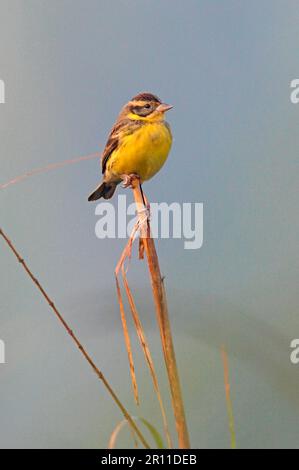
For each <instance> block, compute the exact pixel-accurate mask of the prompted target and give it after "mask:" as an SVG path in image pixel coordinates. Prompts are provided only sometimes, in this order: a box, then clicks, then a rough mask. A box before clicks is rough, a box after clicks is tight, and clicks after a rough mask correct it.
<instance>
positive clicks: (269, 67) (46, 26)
mask: <svg viewBox="0 0 299 470" xmlns="http://www.w3.org/2000/svg"><path fill="white" fill-rule="evenodd" d="M0 11H1V14H0V78H1V79H3V80H4V81H5V84H6V104H3V105H0V155H1V181H0V182H1V183H5V182H6V181H8V180H10V179H11V178H13V177H15V176H17V175H19V174H22V173H24V172H26V171H29V170H31V169H33V168H36V167H41V166H43V165H47V164H49V163H54V162H59V161H63V160H66V159H70V158H74V157H77V156H80V155H85V154H88V153H92V152H95V151H98V150H101V149H102V148H103V145H104V144H105V139H106V136H107V132H108V131H109V128H110V127H111V125H112V124H113V122H114V119H115V117H116V115H117V113H118V111H119V109H120V106H121V105H123V104H124V103H125V102H126V101H127V100H128V99H129V98H131V97H132V96H133V95H134V94H136V93H137V92H140V91H144V90H146V91H152V92H154V93H156V94H158V95H159V96H160V97H162V98H163V99H164V100H165V101H167V102H170V103H172V104H174V105H175V108H174V109H173V110H172V111H171V112H170V113H169V115H168V117H169V122H170V123H171V126H172V129H173V134H174V145H173V149H172V152H171V155H170V158H169V160H168V162H167V164H166V166H165V167H164V168H163V170H162V171H161V173H160V174H159V175H157V177H156V178H155V179H154V180H152V181H150V182H149V183H147V185H146V186H145V190H146V193H147V195H148V197H149V198H150V200H152V201H167V202H172V201H179V202H188V201H192V202H195V201H198V202H203V203H204V244H203V247H202V248H201V249H200V250H198V251H187V250H184V248H183V242H182V240H160V241H158V243H157V249H158V252H159V256H160V262H161V268H162V271H163V273H164V274H165V275H166V286H167V292H168V298H169V309H170V314H171V319H172V324H173V330H174V339H175V346H176V352H177V359H178V364H179V368H180V374H181V379H182V383H183V389H184V398H185V405H186V413H187V419H188V423H189V428H190V434H191V441H192V445H193V446H194V447H209V448H214V447H224V448H225V447H229V432H228V421H227V414H226V403H225V394H224V384H223V370H222V363H221V355H220V346H221V344H223V343H224V344H225V345H226V348H227V350H228V352H229V364H230V375H231V394H232V401H233V408H234V414H235V421H236V434H237V444H238V446H239V447H255V448H260V447H267V448H274V447H292V446H293V447H298V429H299V428H298V422H299V395H298V386H299V366H298V365H297V366H296V365H292V364H291V363H290V358H289V356H290V341H291V340H292V339H293V338H296V337H297V338H298V337H299V322H298V300H299V295H298V292H299V291H298V241H297V240H298V212H297V211H298V209H297V204H296V202H297V201H296V199H297V197H298V196H297V194H296V189H297V187H298V148H299V133H298V120H299V105H297V106H296V105H294V104H292V103H291V102H290V91H291V90H290V82H291V80H292V79H294V78H298V76H299V60H298V47H297V45H298V34H299V26H298V25H299V10H298V2H297V1H295V0H294V1H292V0H285V1H283V2H282V1H279V0H253V1H251V2H246V1H233V0H226V1H216V0H214V1H211V0H187V1H185V2H182V1H178V0H177V1H174V0H164V1H163V2H160V1H149V0H114V1H110V0H84V1H83V0H72V1H71V0H59V1H58V0H52V1H51V2H48V1H45V0H39V1H38V0H26V1H25V0H22V1H20V0H0ZM98 180H99V164H98V161H97V160H90V161H86V162H81V163H79V164H77V165H73V166H68V167H66V168H64V169H60V170H56V171H53V172H51V173H47V174H43V175H39V176H35V177H32V178H31V179H28V180H26V181H23V182H21V183H19V184H17V185H15V186H10V187H8V188H7V189H5V190H2V191H1V200H0V205H1V226H2V227H3V228H4V229H5V230H6V231H7V233H8V234H9V236H10V237H11V238H12V239H13V241H14V242H15V243H16V246H17V247H18V248H19V250H20V251H21V253H22V255H23V256H24V258H25V259H26V260H27V262H28V263H29V265H30V266H31V268H32V270H33V272H34V273H35V274H36V275H37V276H38V278H39V279H40V281H41V282H42V284H43V285H44V286H45V287H46V289H47V290H48V292H49V293H50V295H51V296H52V297H53V298H54V300H55V302H56V304H57V305H58V306H59V308H60V309H61V311H62V312H63V314H64V315H65V318H66V319H67V321H69V322H70V324H71V326H72V327H73V329H74V330H75V332H76V333H77V334H78V336H79V337H80V339H81V340H82V342H83V343H84V345H85V346H86V348H87V349H88V351H89V352H90V354H91V355H92V356H93V357H94V358H95V360H96V362H97V363H98V365H99V366H100V367H101V369H102V370H103V372H104V373H105V374H106V376H107V378H108V379H109V380H110V382H111V384H112V385H113V387H114V388H115V390H116V391H117V392H118V393H119V395H120V396H121V398H122V399H123V401H124V402H125V404H126V405H127V406H128V407H129V409H130V410H131V411H132V413H133V414H134V415H143V416H145V417H146V418H149V419H150V421H151V422H153V424H155V425H157V426H158V427H159V429H161V420H160V414H159V409H158V407H157V403H156V399H155V397H154V395H153V391H152V385H151V382H150V379H149V374H148V371H147V369H146V368H145V366H144V364H143V357H142V354H141V352H140V350H139V347H138V344H137V340H136V338H135V336H134V334H133V328H132V327H131V330H132V338H133V344H134V350H135V351H136V354H135V356H136V363H137V364H136V368H137V376H138V379H139V383H140V389H141V390H140V392H141V401H142V406H141V409H140V410H136V408H135V406H134V402H133V398H132V393H131V387H130V381H129V371H128V364H127V355H126V352H125V347H124V341H123V335H122V329H121V323H120V318H119V312H118V305H117V300H116V295H115V286H114V279H113V269H114V266H115V264H116V262H117V259H118V257H119V255H120V252H121V250H122V247H123V245H124V240H108V239H107V240H98V239H96V237H95V234H94V226H95V223H96V220H97V218H96V216H95V214H94V210H95V205H94V204H90V203H88V202H87V199H86V197H87V195H88V194H89V192H90V191H91V190H92V189H93V188H94V186H95V184H97V182H98ZM121 191H122V192H124V190H121ZM296 196H297V197H296ZM130 198H131V195H130ZM116 202H117V201H116V199H115V204H116ZM296 209H297V210H296ZM0 263H1V286H0V288H1V320H0V338H2V339H3V340H4V341H5V344H6V364H4V365H3V364H2V365H0V415H1V420H0V446H1V447H2V448H3V447H25V448H28V447H47V448H54V447H70V448H74V447H79V448H89V447H95V448H96V447H97V448H99V447H101V448H102V447H105V446H107V442H108V439H109V435H110V433H111V431H112V429H113V428H114V426H115V424H116V423H117V422H118V421H119V420H120V419H121V415H120V413H119V411H118V409H117V408H116V407H115V405H114V403H113V402H112V401H111V398H110V396H109V395H108V394H107V392H106V391H105V389H104V388H103V386H102V384H101V383H100V382H99V381H98V380H97V378H96V376H95V375H94V374H93V372H92V371H91V370H90V368H89V367H88V365H87V363H86V362H85V361H84V360H83V358H82V357H81V355H80V353H79V351H78V350H76V348H75V347H74V345H73V343H72V342H71V340H70V338H69V337H68V336H67V334H66V332H65V331H64V330H63V328H61V326H60V324H59V323H58V322H57V320H56V318H55V317H54V316H53V313H52V311H51V310H50V309H49V307H48V305H47V304H46V303H45V301H44V299H43V298H41V296H40V294H39V293H38V292H37V290H36V288H35V286H34V285H33V284H32V282H31V281H30V280H29V278H28V277H27V276H26V275H25V273H24V271H23V270H22V269H21V267H20V266H19V265H18V264H17V262H16V260H15V259H14V257H13V255H12V253H11V252H10V251H9V250H8V249H7V247H6V246H5V245H4V243H3V241H2V242H1V251H0ZM129 277H130V283H131V286H132V288H133V290H134V293H135V294H136V299H137V304H138V307H139V310H140V313H141V316H142V318H143V320H144V324H145V327H146V331H147V334H148V337H149V340H150V343H151V346H152V352H153V355H154V359H155V360H156V364H157V369H158V373H159V377H160V381H161V386H162V389H163V394H164V395H165V397H167V382H166V379H165V375H164V366H163V360H162V357H161V352H160V345H159V335H158V332H157V326H156V322H155V314H154V310H153V306H152V302H151V298H150V295H149V282H148V274H147V271H146V268H145V266H144V265H143V264H142V263H141V262H139V261H138V260H137V259H136V256H135V258H134V261H133V262H132V265H131V268H130V271H129ZM167 408H168V412H169V415H171V408H170V406H169V405H168V406H167ZM129 445H132V444H131V441H130V435H129V432H126V431H123V432H122V435H121V436H120V440H119V446H129Z"/></svg>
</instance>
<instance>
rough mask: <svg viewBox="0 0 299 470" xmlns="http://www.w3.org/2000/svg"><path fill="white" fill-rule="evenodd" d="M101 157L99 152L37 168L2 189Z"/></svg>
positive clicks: (4, 185)
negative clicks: (31, 177)
mask: <svg viewBox="0 0 299 470" xmlns="http://www.w3.org/2000/svg"><path fill="white" fill-rule="evenodd" d="M100 155H101V154H100V153H99V152H95V153H91V154H90V155H84V156H82V157H77V158H72V159H70V160H64V161H62V162H57V163H50V164H49V165H47V166H44V167H42V168H35V169H34V170H31V171H27V172H26V173H24V174H23V175H20V176H16V177H15V178H13V179H12V180H10V181H7V182H6V183H3V184H0V189H5V188H7V187H8V186H11V185H12V184H16V183H19V182H20V181H23V180H25V179H27V178H29V177H30V176H34V175H39V174H41V173H46V172H48V171H51V170H55V169H56V168H63V167H64V166H68V165H73V164H74V163H79V162H82V161H85V160H92V159H93V158H98V157H100Z"/></svg>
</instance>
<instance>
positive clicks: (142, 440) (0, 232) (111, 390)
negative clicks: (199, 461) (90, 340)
mask: <svg viewBox="0 0 299 470" xmlns="http://www.w3.org/2000/svg"><path fill="white" fill-rule="evenodd" d="M0 235H1V236H2V237H3V239H4V240H5V242H6V243H7V245H8V246H9V248H10V249H11V251H12V252H13V253H14V255H15V257H16V258H17V260H18V261H19V263H21V265H22V266H23V268H24V270H25V271H26V272H27V274H28V276H29V277H30V278H31V280H32V281H33V283H34V284H35V285H36V287H37V288H38V290H39V291H40V292H41V294H42V296H43V297H44V299H45V300H46V301H47V303H48V304H49V306H50V307H51V309H52V310H53V312H54V313H55V315H56V317H57V318H58V320H59V321H60V322H61V323H62V325H63V327H64V328H65V329H66V331H67V332H68V334H69V335H70V336H71V338H72V339H73V341H74V342H75V344H76V345H77V347H78V348H79V350H80V351H81V353H82V354H83V356H84V357H85V359H86V360H87V362H88V363H89V364H90V366H91V367H92V369H93V371H94V372H95V373H96V375H97V376H98V378H99V379H100V380H101V381H102V382H103V384H104V386H105V388H106V389H107V391H108V392H109V394H110V395H111V397H112V399H113V400H114V402H115V403H116V405H117V406H118V408H119V409H120V410H121V412H122V414H123V415H124V417H125V419H126V420H127V421H128V423H129V424H130V426H131V428H132V429H133V430H134V432H135V433H136V435H137V436H138V438H139V439H140V441H141V442H142V444H143V445H144V447H145V448H147V449H149V448H150V447H149V444H148V443H147V441H146V439H145V438H144V436H143V434H142V433H141V431H140V430H139V428H138V427H137V425H136V423H135V421H134V420H133V419H132V417H131V416H130V414H129V412H128V411H127V409H126V408H125V406H124V405H123V404H122V403H121V401H120V399H119V398H118V396H117V395H116V393H115V392H114V390H113V389H112V387H111V386H110V384H109V382H108V381H107V379H106V378H105V376H104V375H103V373H102V372H101V371H100V370H99V369H98V367H97V366H96V364H95V363H94V362H93V360H92V359H91V357H90V356H89V354H88V353H87V351H86V349H85V348H84V347H83V345H82V344H81V342H80V341H79V339H78V338H77V336H76V335H75V334H74V332H73V331H72V330H71V328H70V327H69V325H68V323H67V322H66V321H65V320H64V318H63V316H62V315H61V313H60V312H59V311H58V309H57V307H56V306H55V304H54V302H53V300H52V299H51V298H50V297H49V295H48V294H47V292H46V291H45V289H44V288H43V287H42V286H41V284H40V282H39V281H38V280H37V278H36V277H35V276H34V275H33V274H32V271H31V270H30V269H29V267H28V265H27V263H26V262H25V261H24V259H23V258H22V257H21V255H20V254H19V252H18V251H17V249H16V248H15V246H14V245H13V243H12V242H11V240H10V239H9V238H8V236H7V235H6V234H5V233H4V232H3V230H2V229H1V228H0Z"/></svg>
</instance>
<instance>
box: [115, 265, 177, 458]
mask: <svg viewBox="0 0 299 470" xmlns="http://www.w3.org/2000/svg"><path fill="white" fill-rule="evenodd" d="M122 275H123V282H124V286H125V290H126V294H127V298H128V301H129V305H130V310H131V314H132V317H133V320H134V323H135V328H136V331H137V335H138V338H139V341H140V344H141V347H142V350H143V353H144V356H145V359H146V362H147V365H148V367H149V370H150V374H151V377H152V380H153V385H154V389H155V392H156V395H157V398H158V402H159V405H160V410H161V414H162V420H163V426H164V431H165V435H166V439H167V443H168V447H169V448H170V449H172V447H173V444H172V440H171V436H170V432H169V428H168V423H167V417H166V412H165V408H164V405H163V400H162V396H161V392H160V388H159V384H158V378H157V374H156V371H155V367H154V363H153V360H152V356H151V353H150V349H149V345H148V341H147V339H146V336H145V333H144V329H143V326H142V323H141V321H140V317H139V314H138V311H137V308H136V305H135V302H134V298H133V295H132V292H131V289H130V287H129V284H128V280H127V277H126V274H125V270H124V269H123V268H122Z"/></svg>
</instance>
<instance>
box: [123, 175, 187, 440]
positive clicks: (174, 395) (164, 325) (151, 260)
mask: <svg viewBox="0 0 299 470" xmlns="http://www.w3.org/2000/svg"><path fill="white" fill-rule="evenodd" d="M132 187H133V194H134V199H135V202H136V206H137V210H138V209H139V208H140V207H141V208H142V211H140V210H139V214H138V215H139V221H140V225H141V227H140V229H141V237H142V244H143V247H144V251H145V253H146V257H147V262H148V268H149V273H150V279H151V285H152V291H153V297H154V303H155V308H156V314H157V320H158V325H159V329H160V336H161V342H162V349H163V353H164V360H165V364H166V369H167V374H168V381H169V386H170V393H171V401H172V407H173V411H174V416H175V422H176V429H177V434H178V443H179V448H182V449H188V448H190V441H189V434H188V429H187V423H186V418H185V411H184V404H183V398H182V392H181V386H180V380H179V374H178V369H177V364H176V358H175V352H174V347H173V341H172V333H171V326H170V321H169V315H168V308H167V301H166V294H165V288H164V283H163V279H162V276H161V272H160V267H159V260H158V256H157V252H156V249H155V243H154V240H153V238H152V237H151V233H150V223H149V219H148V218H147V220H146V223H144V220H143V219H144V217H143V212H144V211H145V210H146V208H145V206H144V202H146V201H145V200H144V195H143V193H142V190H141V186H140V182H139V179H138V178H135V179H134V180H133V181H132Z"/></svg>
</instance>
